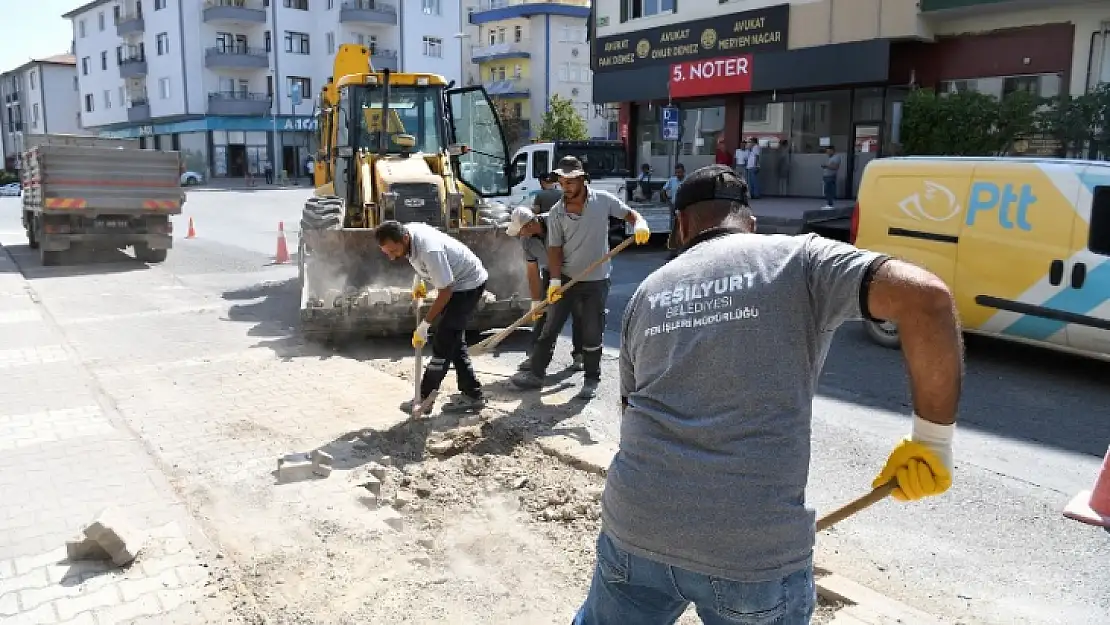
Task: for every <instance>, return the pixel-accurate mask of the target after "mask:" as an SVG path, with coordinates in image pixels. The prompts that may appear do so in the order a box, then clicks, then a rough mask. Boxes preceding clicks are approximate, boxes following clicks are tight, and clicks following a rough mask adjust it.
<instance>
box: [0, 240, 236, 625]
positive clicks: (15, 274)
mask: <svg viewBox="0 0 1110 625" xmlns="http://www.w3.org/2000/svg"><path fill="white" fill-rule="evenodd" d="M36 299H37V296H36V293H35V291H34V290H33V288H32V287H31V285H30V283H28V282H27V281H26V280H25V279H24V278H23V277H22V276H21V274H20V273H19V271H18V269H17V267H16V266H15V264H14V263H13V262H12V260H11V258H10V257H9V255H8V253H7V252H6V251H5V250H4V249H3V248H0V396H2V397H4V402H3V403H0V501H2V502H3V504H2V505H0V622H3V623H11V624H13V625H24V624H26V625H32V624H36V623H78V624H84V623H90V624H93V625H97V624H99V625H109V624H115V623H131V622H134V623H152V622H158V623H189V624H192V623H198V624H200V623H214V622H222V623H228V622H237V621H238V619H237V617H235V615H234V613H233V612H232V610H231V609H230V602H229V601H228V600H227V597H228V593H219V594H218V595H216V596H209V595H210V594H215V593H213V590H214V589H217V588H219V586H218V585H212V586H208V584H209V582H210V581H214V580H213V579H211V578H210V575H211V573H210V570H211V569H210V568H208V566H207V563H208V562H209V561H211V560H213V559H214V554H213V553H211V550H210V548H209V547H208V544H209V543H208V542H207V540H206V539H205V537H204V535H203V534H202V533H201V532H200V531H199V529H198V526H197V525H196V523H195V522H194V521H193V519H192V518H191V517H190V516H189V515H188V514H187V512H186V511H185V508H184V506H183V505H182V504H181V502H180V500H179V499H178V498H177V496H176V495H175V493H174V491H173V489H172V487H171V486H170V484H169V483H168V482H167V480H166V478H165V476H164V475H163V473H162V471H161V470H160V468H159V467H158V466H157V465H156V464H155V462H154V461H153V460H152V458H151V456H150V455H149V454H148V453H147V450H146V449H145V448H144V447H143V445H142V443H141V442H140V440H139V439H138V438H137V437H136V436H135V434H134V433H133V432H132V431H130V430H129V429H128V428H127V426H126V425H125V424H124V423H123V421H122V420H121V419H120V418H119V416H118V415H117V413H116V412H115V409H114V408H113V406H112V402H111V401H110V400H109V399H107V398H106V397H105V396H104V395H103V394H102V393H100V392H98V390H97V387H96V383H95V381H94V379H93V378H92V377H91V376H90V375H89V373H88V371H87V370H86V369H85V368H84V366H83V365H82V363H81V362H80V361H79V360H78V359H77V358H76V357H75V354H74V353H73V351H72V349H71V348H70V347H69V346H67V344H66V342H65V340H64V338H63V335H62V334H61V333H60V332H59V331H58V330H57V327H56V326H55V324H54V323H53V321H52V319H51V318H50V317H49V313H47V312H46V311H45V309H44V308H43V307H42V306H41V305H39V304H38V303H37V302H36ZM109 506H113V507H118V508H119V509H121V510H122V511H123V512H124V513H125V514H126V515H127V516H128V518H129V519H131V520H132V522H133V523H134V524H135V525H137V526H139V527H141V528H144V529H146V530H148V531H150V532H151V539H150V541H149V543H148V544H147V548H146V549H145V551H144V552H143V553H142V554H141V555H140V557H139V559H138V560H137V561H136V562H135V563H134V564H133V565H132V566H130V567H129V568H127V569H125V570H113V569H111V568H110V567H107V566H104V565H100V564H97V563H88V562H84V563H71V562H67V561H66V560H65V556H66V553H65V548H64V541H65V540H67V539H70V538H73V537H74V536H76V535H77V534H78V533H79V532H80V531H81V530H82V529H83V528H84V526H85V525H87V524H88V523H89V522H90V521H92V520H93V518H94V517H95V516H96V515H97V514H99V513H100V512H101V511H102V510H103V509H105V508H107V507H109Z"/></svg>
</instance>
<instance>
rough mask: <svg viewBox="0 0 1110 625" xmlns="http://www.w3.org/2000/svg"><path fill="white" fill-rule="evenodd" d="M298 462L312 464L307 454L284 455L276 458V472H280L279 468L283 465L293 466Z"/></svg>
mask: <svg viewBox="0 0 1110 625" xmlns="http://www.w3.org/2000/svg"><path fill="white" fill-rule="evenodd" d="M298 462H312V458H310V457H309V455H308V454H304V453H295V454H285V455H284V456H282V457H280V458H278V465H277V466H278V471H280V470H281V467H282V466H283V465H286V464H294V463H298Z"/></svg>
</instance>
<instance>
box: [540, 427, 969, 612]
mask: <svg viewBox="0 0 1110 625" xmlns="http://www.w3.org/2000/svg"><path fill="white" fill-rule="evenodd" d="M536 444H538V445H539V447H540V449H542V450H543V451H544V452H545V453H547V454H549V455H551V456H554V457H556V458H558V459H559V460H562V461H563V462H565V463H566V464H568V465H570V466H572V467H574V468H576V469H579V470H582V471H587V472H589V473H594V474H597V475H600V476H602V477H604V476H605V474H606V473H608V471H609V463H610V462H611V461H612V460H613V455H614V454H616V452H617V445H616V444H614V443H610V442H601V441H595V442H591V443H588V444H587V443H582V442H580V441H579V440H578V439H576V438H574V437H572V436H568V435H565V434H551V435H546V436H539V437H536ZM814 574H815V577H816V578H817V579H816V585H817V594H818V595H820V596H821V597H823V598H824V599H827V600H829V601H830V602H833V603H843V604H846V605H844V607H842V608H840V609H838V610H837V611H836V615H835V617H834V618H833V621H832V624H831V625H948V622H947V621H943V620H941V619H939V618H937V617H935V616H932V615H930V614H927V613H925V612H922V611H921V610H918V609H917V608H914V607H912V606H909V605H906V604H905V603H902V602H901V601H895V600H894V599H891V598H889V597H887V596H886V595H883V594H881V593H879V592H876V591H874V590H871V589H870V588H867V587H866V586H861V585H860V584H857V583H856V582H853V581H851V580H849V579H847V578H845V577H842V576H840V575H837V574H835V573H832V572H831V571H828V570H826V569H822V568H820V567H814Z"/></svg>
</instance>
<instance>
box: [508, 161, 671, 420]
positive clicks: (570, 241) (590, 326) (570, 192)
mask: <svg viewBox="0 0 1110 625" xmlns="http://www.w3.org/2000/svg"><path fill="white" fill-rule="evenodd" d="M555 174H556V175H558V176H559V186H560V187H562V188H563V199H562V200H561V201H560V202H559V203H558V204H556V205H555V206H554V207H553V208H552V209H551V212H550V213H548V215H547V266H548V267H549V268H550V271H551V281H550V283H549V284H548V287H547V301H548V302H549V303H551V304H552V305H553V306H554V307H553V308H552V310H551V312H550V313H549V315H548V318H547V321H546V322H545V323H544V326H543V331H542V332H540V338H539V341H538V343H537V344H536V347H535V349H534V350H533V351H532V363H531V364H532V368H531V370H529V371H521V372H518V373H517V374H516V375H514V376H513V377H512V378H510V381H511V382H512V383H513V385H514V386H516V387H517V388H522V389H538V388H542V387H543V382H544V376H545V375H546V374H547V366H548V365H549V364H551V357H552V355H554V353H555V343H556V342H557V341H558V339H559V332H560V331H561V330H562V328H563V325H564V324H566V321H567V318H568V317H573V320H574V323H575V324H576V325H580V328H581V330H580V331H581V337H582V357H583V358H582V360H583V365H584V367H585V370H586V374H585V381H584V383H583V385H582V389H581V390H580V391H579V393H578V398H579V399H591V398H593V397H594V395H596V394H597V387H598V384H599V383H600V382H601V343H602V340H603V338H604V332H605V300H606V299H607V298H608V297H609V273H610V271H611V270H612V265H611V263H610V262H608V261H606V262H604V263H602V264H601V266H599V267H597V268H596V269H593V270H592V271H590V272H589V273H588V274H586V275H582V274H583V273H584V272H585V270H586V269H587V268H589V266H590V265H592V264H593V263H594V262H595V261H598V260H600V259H601V258H603V257H604V256H605V255H606V254H607V253H608V252H609V218H610V217H612V218H614V219H623V220H625V221H626V222H628V223H631V224H632V225H633V232H634V234H633V236H634V237H635V239H636V243H637V244H639V245H643V244H644V243H647V242H648V240H649V239H650V238H651V230H650V229H649V228H648V225H647V222H646V221H644V218H643V217H641V216H640V214H639V213H637V212H636V211H634V210H632V209H631V208H629V207H628V205H627V204H625V203H624V201H623V200H621V199H620V198H618V197H617V196H615V195H613V194H612V193H609V192H608V191H602V190H600V189H592V188H590V187H589V185H587V184H586V182H585V180H584V178H585V176H586V172H585V170H584V169H583V168H582V162H581V161H579V160H578V159H577V158H575V157H573V156H565V157H563V158H562V159H560V160H559V166H558V168H557V169H556V170H555ZM571 279H578V280H579V282H578V283H576V284H575V285H574V286H573V287H571V288H570V289H568V290H567V291H566V293H563V294H561V295H560V294H559V288H560V287H562V285H563V281H564V280H571Z"/></svg>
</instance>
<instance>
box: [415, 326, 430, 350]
mask: <svg viewBox="0 0 1110 625" xmlns="http://www.w3.org/2000/svg"><path fill="white" fill-rule="evenodd" d="M431 327H432V324H430V323H428V322H427V321H421V322H420V325H418V326H416V331H415V332H413V333H412V347H413V349H420V348H421V347H424V344H425V343H427V342H428V329H429V328H431Z"/></svg>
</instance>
